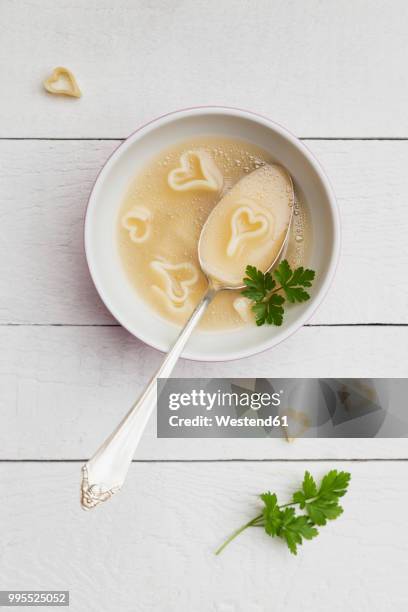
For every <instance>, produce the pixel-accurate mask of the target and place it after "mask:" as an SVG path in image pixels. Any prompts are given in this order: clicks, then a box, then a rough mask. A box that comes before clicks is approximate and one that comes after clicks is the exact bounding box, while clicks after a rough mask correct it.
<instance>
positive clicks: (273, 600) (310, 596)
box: [0, 462, 408, 612]
mask: <svg viewBox="0 0 408 612" xmlns="http://www.w3.org/2000/svg"><path fill="white" fill-rule="evenodd" d="M332 467H333V464H330V463H327V464H326V463H319V464H318V465H310V464H308V463H300V464H290V465H288V464H279V463H277V464H272V465H271V464H251V463H236V464H222V465H220V464H150V465H140V464H133V465H132V468H131V471H130V474H129V480H128V482H127V485H126V488H125V489H124V490H123V491H122V492H121V493H120V494H118V496H117V497H116V499H115V498H114V499H112V500H111V501H109V502H108V503H107V504H106V505H105V506H103V507H99V508H97V509H96V510H93V511H92V512H88V513H85V512H83V511H82V510H80V508H79V501H78V468H79V465H78V464H1V465H0V473H1V482H2V490H3V491H4V492H5V496H4V499H3V501H2V503H1V504H0V521H1V524H2V526H3V529H2V548H1V562H2V588H3V589H21V588H26V589H70V592H71V606H70V609H72V610H73V611H74V612H84V611H85V610H86V611H87V612H100V610H123V611H130V610H132V612H147V611H149V612H163V611H164V610H166V611H167V610H169V611H170V610H172V611H173V610H183V611H184V610H194V612H208V611H209V610H211V611H214V612H265V611H266V610H268V611H269V610H273V612H298V611H299V610H315V611H316V612H325V611H326V610H331V611H332V612H344V610H350V611H353V612H372V610H381V612H403V611H404V610H406V609H407V606H408V594H407V589H406V576H407V571H408V554H407V553H408V536H407V529H406V518H405V514H404V512H398V511H397V509H399V508H403V507H404V506H406V505H407V503H408V493H407V488H406V487H404V486H401V485H402V483H405V482H406V480H407V476H408V466H407V464H406V463H401V462H397V463H393V462H391V463H388V462H387V463H376V464H370V463H352V464H348V463H342V464H339V465H336V467H338V468H339V469H346V470H349V471H350V472H351V473H352V481H351V486H350V491H349V493H348V494H347V495H346V497H345V498H344V500H343V502H342V505H343V507H344V509H345V511H344V514H343V516H342V517H341V518H339V519H338V520H336V521H333V522H332V523H330V524H329V525H326V526H325V527H323V528H322V529H321V533H320V535H319V536H318V537H317V538H316V539H315V540H313V541H311V542H306V543H305V544H304V546H303V547H302V548H301V550H300V551H299V553H298V556H297V557H294V556H293V555H290V553H289V552H288V550H287V549H286V548H285V546H284V545H283V544H281V543H280V542H279V541H275V540H271V539H269V538H268V537H267V536H266V535H265V534H264V532H263V531H262V530H261V529H253V530H251V531H249V532H246V533H244V534H242V535H241V537H240V538H238V539H237V540H236V541H235V542H234V543H233V544H231V546H230V548H229V549H228V548H227V549H226V550H225V551H224V553H223V554H222V555H220V556H219V557H215V556H214V555H213V551H214V550H215V548H216V547H217V546H218V545H220V544H221V542H222V541H223V539H224V538H225V537H226V536H227V535H229V534H230V533H231V531H232V530H233V529H235V528H236V527H238V526H240V525H241V524H242V523H244V522H246V521H247V520H249V519H250V518H252V516H253V515H255V513H256V512H257V511H258V508H259V504H258V501H257V495H258V494H259V493H261V492H263V491H264V490H269V489H272V490H273V491H276V492H277V494H278V496H279V497H280V498H281V499H282V500H285V501H287V500H288V499H289V497H290V494H291V493H292V492H293V490H294V488H295V487H297V485H298V484H299V481H300V480H301V479H302V477H303V473H304V470H305V469H310V470H311V471H312V472H313V473H314V474H316V477H320V476H321V475H323V474H324V473H325V472H326V471H327V470H329V469H330V468H332ZM390 517H392V520H390Z"/></svg>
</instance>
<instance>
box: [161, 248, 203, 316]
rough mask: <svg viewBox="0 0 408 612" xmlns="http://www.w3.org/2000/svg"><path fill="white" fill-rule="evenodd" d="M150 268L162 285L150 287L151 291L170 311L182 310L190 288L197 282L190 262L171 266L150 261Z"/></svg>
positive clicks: (166, 263)
mask: <svg viewBox="0 0 408 612" xmlns="http://www.w3.org/2000/svg"><path fill="white" fill-rule="evenodd" d="M150 267H151V268H152V269H153V270H155V272H157V274H158V275H159V278H160V281H161V284H162V286H161V287H159V286H158V285H152V289H153V290H154V291H156V293H159V294H160V295H161V296H162V297H163V298H164V299H165V302H166V305H167V306H168V307H169V308H170V309H171V310H173V311H177V312H179V311H180V310H182V309H184V308H185V307H186V305H187V300H188V297H189V295H190V287H191V286H192V285H194V284H195V283H196V282H197V281H198V271H197V268H196V267H195V266H194V265H193V264H192V263H190V262H182V263H179V264H172V263H169V262H167V261H163V260H154V261H151V262H150Z"/></svg>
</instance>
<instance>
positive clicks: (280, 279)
mask: <svg viewBox="0 0 408 612" xmlns="http://www.w3.org/2000/svg"><path fill="white" fill-rule="evenodd" d="M245 274H246V276H245V278H244V284H245V285H246V289H244V290H243V291H242V295H243V296H245V297H246V298H248V299H249V300H251V301H252V302H254V303H253V304H252V312H253V313H254V314H255V319H256V324H257V325H258V326H260V325H264V324H265V323H267V324H268V325H278V326H279V325H282V322H283V315H284V308H283V305H284V303H285V302H286V300H287V301H288V302H291V303H292V304H294V303H301V302H305V301H306V300H308V299H309V298H310V295H309V293H308V292H307V291H305V287H311V286H312V282H313V280H314V277H315V272H314V270H309V269H307V268H306V269H305V268H303V267H302V266H301V267H300V268H296V270H292V268H291V267H290V265H289V263H288V261H287V260H286V259H284V260H283V261H281V262H280V264H279V265H278V266H277V268H275V270H274V271H273V273H272V274H271V273H270V272H266V273H265V274H264V273H263V272H261V271H260V270H257V269H256V268H255V266H247V268H246V270H245ZM282 294H283V295H282Z"/></svg>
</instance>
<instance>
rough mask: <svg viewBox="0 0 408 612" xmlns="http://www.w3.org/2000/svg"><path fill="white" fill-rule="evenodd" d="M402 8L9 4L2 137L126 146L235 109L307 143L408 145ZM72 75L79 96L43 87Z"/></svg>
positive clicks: (4, 13)
mask: <svg viewBox="0 0 408 612" xmlns="http://www.w3.org/2000/svg"><path fill="white" fill-rule="evenodd" d="M407 19H408V7H407V4H406V2H404V0H391V1H389V2H387V3H384V1H383V0H371V2H369V3H367V0H355V1H354V2H352V3H350V2H348V0H337V2H320V0H306V1H305V0H287V1H286V2H279V1H278V0H272V1H271V0H256V2H250V3H248V2H247V0H238V1H237V0H222V1H221V2H220V1H219V0H196V1H195V2H189V1H188V0H179V1H178V2H166V0H159V1H157V0H156V1H155V2H152V1H147V2H146V1H145V2H135V3H134V2H129V1H128V0H115V1H114V2H113V1H112V0H89V1H88V2H87V3H86V4H84V3H83V2H77V1H75V0H69V1H67V2H55V1H54V0H30V1H28V0H25V1H23V2H13V0H3V1H2V2H1V5H0V39H1V41H2V49H3V51H4V52H3V53H2V54H1V56H0V74H1V75H2V91H3V92H5V93H6V96H5V97H4V96H3V97H2V113H1V115H0V134H1V135H3V136H24V137H25V136H68V137H73V136H74V137H83V136H88V137H89V136H96V137H100V136H105V137H108V136H111V137H124V136H126V135H127V134H129V133H130V132H132V131H133V130H134V129H135V128H136V127H137V126H138V125H139V124H140V123H143V122H145V121H146V120H149V119H151V118H152V117H154V116H157V115H160V114H163V113H166V112H168V111H169V110H174V109H176V108H180V107H186V106H194V105H199V104H227V105H233V106H240V107H245V108H251V109H254V110H256V111H258V112H261V113H265V114H267V115H270V116H271V117H272V118H273V119H275V120H276V121H278V122H280V123H282V124H284V125H287V126H288V127H289V128H290V129H291V130H292V131H294V132H295V133H297V134H299V135H301V136H335V135H340V136H346V135H347V136H400V135H405V136H407V135H408V117H407V114H406V112H405V106H404V104H403V103H401V101H402V100H404V99H406V97H407V95H408V84H407V82H406V79H403V78H401V74H403V72H404V70H405V64H404V58H405V57H406V54H407V50H408V49H407V44H408V43H407V37H406V25H407ZM58 65H66V66H67V67H69V68H70V69H71V70H73V71H74V73H75V74H76V75H77V77H78V80H79V84H80V87H81V88H82V90H83V98H82V99H80V100H79V101H77V100H69V99H56V98H55V97H52V96H50V95H47V94H46V93H45V92H44V91H43V90H42V87H41V83H42V81H43V79H44V78H45V77H46V76H48V74H49V73H50V71H51V69H52V68H53V67H55V66H58Z"/></svg>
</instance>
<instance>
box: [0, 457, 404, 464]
mask: <svg viewBox="0 0 408 612" xmlns="http://www.w3.org/2000/svg"><path fill="white" fill-rule="evenodd" d="M87 461H88V459H85V458H83V459H0V464H2V463H86V462H87ZM323 462H324V463H328V462H331V463H344V462H350V463H383V462H386V463H401V462H404V463H406V462H408V457H397V458H395V457H392V458H391V457H390V458H388V457H370V458H367V459H361V458H358V459H357V458H352V459H350V458H348V457H335V458H333V457H319V458H314V459H308V458H306V459H302V458H301V459H298V458H296V459H242V458H241V459H133V460H132V463H323Z"/></svg>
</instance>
